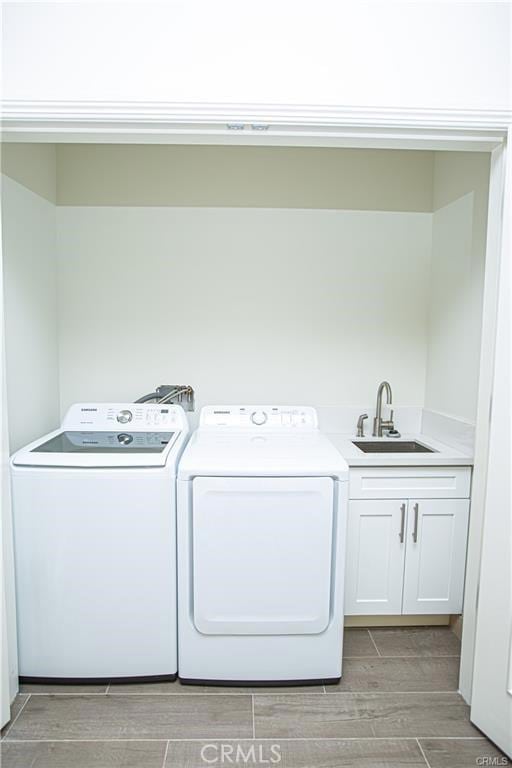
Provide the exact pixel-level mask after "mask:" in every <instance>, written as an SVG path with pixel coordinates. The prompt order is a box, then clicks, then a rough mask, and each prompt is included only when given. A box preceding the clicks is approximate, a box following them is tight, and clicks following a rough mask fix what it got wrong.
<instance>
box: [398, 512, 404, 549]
mask: <svg viewBox="0 0 512 768" xmlns="http://www.w3.org/2000/svg"><path fill="white" fill-rule="evenodd" d="M400 512H401V513H402V522H401V523H400V533H399V534H398V537H399V539H400V544H403V543H404V535H405V504H401V505H400Z"/></svg>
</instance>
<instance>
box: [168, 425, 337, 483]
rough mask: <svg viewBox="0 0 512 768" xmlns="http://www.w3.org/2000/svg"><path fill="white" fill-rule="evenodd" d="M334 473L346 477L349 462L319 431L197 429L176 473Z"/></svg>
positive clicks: (187, 476) (183, 475) (184, 476)
mask: <svg viewBox="0 0 512 768" xmlns="http://www.w3.org/2000/svg"><path fill="white" fill-rule="evenodd" d="M198 476H217V477H230V476H231V477H233V476H236V477H254V476H256V477H290V476H292V477H293V476H295V477H334V478H337V479H339V480H348V465H347V463H346V461H345V459H344V458H343V457H342V455H341V454H340V453H339V451H338V450H337V448H335V446H334V445H333V444H332V443H331V441H330V440H329V439H328V438H327V437H326V436H325V435H323V434H322V433H321V432H318V431H311V432H302V433H300V432H295V433H291V434H290V433H289V432H288V431H285V430H282V431H280V432H263V430H261V431H258V432H251V431H248V430H243V431H236V432H235V431H233V430H231V429H226V430H221V429H215V430H213V429H198V430H197V431H196V432H195V433H194V434H193V435H192V438H191V439H190V442H189V444H188V446H187V447H186V448H185V451H184V453H183V455H182V457H181V460H180V463H179V468H178V478H179V479H182V480H188V479H190V478H192V477H198Z"/></svg>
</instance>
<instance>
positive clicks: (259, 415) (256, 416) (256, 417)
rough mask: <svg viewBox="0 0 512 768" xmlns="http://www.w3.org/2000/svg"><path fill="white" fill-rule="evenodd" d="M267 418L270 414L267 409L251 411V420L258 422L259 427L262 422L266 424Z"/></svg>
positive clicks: (254, 422)
mask: <svg viewBox="0 0 512 768" xmlns="http://www.w3.org/2000/svg"><path fill="white" fill-rule="evenodd" d="M267 419H268V416H267V414H266V413H265V411H254V413H251V421H252V423H253V424H256V426H257V427H261V425H262V424H265V422H266V421H267Z"/></svg>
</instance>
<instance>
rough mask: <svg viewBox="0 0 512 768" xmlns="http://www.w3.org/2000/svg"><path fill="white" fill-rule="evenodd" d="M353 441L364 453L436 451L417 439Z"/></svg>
mask: <svg viewBox="0 0 512 768" xmlns="http://www.w3.org/2000/svg"><path fill="white" fill-rule="evenodd" d="M352 443H353V445H355V446H356V447H357V448H359V449H360V450H361V451H363V452H364V453H435V451H434V449H433V448H427V446H426V445H422V443H417V442H416V440H365V441H360V442H357V441H355V440H353V441H352Z"/></svg>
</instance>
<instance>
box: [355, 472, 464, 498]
mask: <svg viewBox="0 0 512 768" xmlns="http://www.w3.org/2000/svg"><path fill="white" fill-rule="evenodd" d="M470 489H471V468H470V467H421V468H419V467H380V468H379V467H368V468H366V467H354V468H351V470H350V498H351V499H401V498H404V497H411V496H413V497H414V498H416V499H454V498H457V499H467V498H469V495H470Z"/></svg>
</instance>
